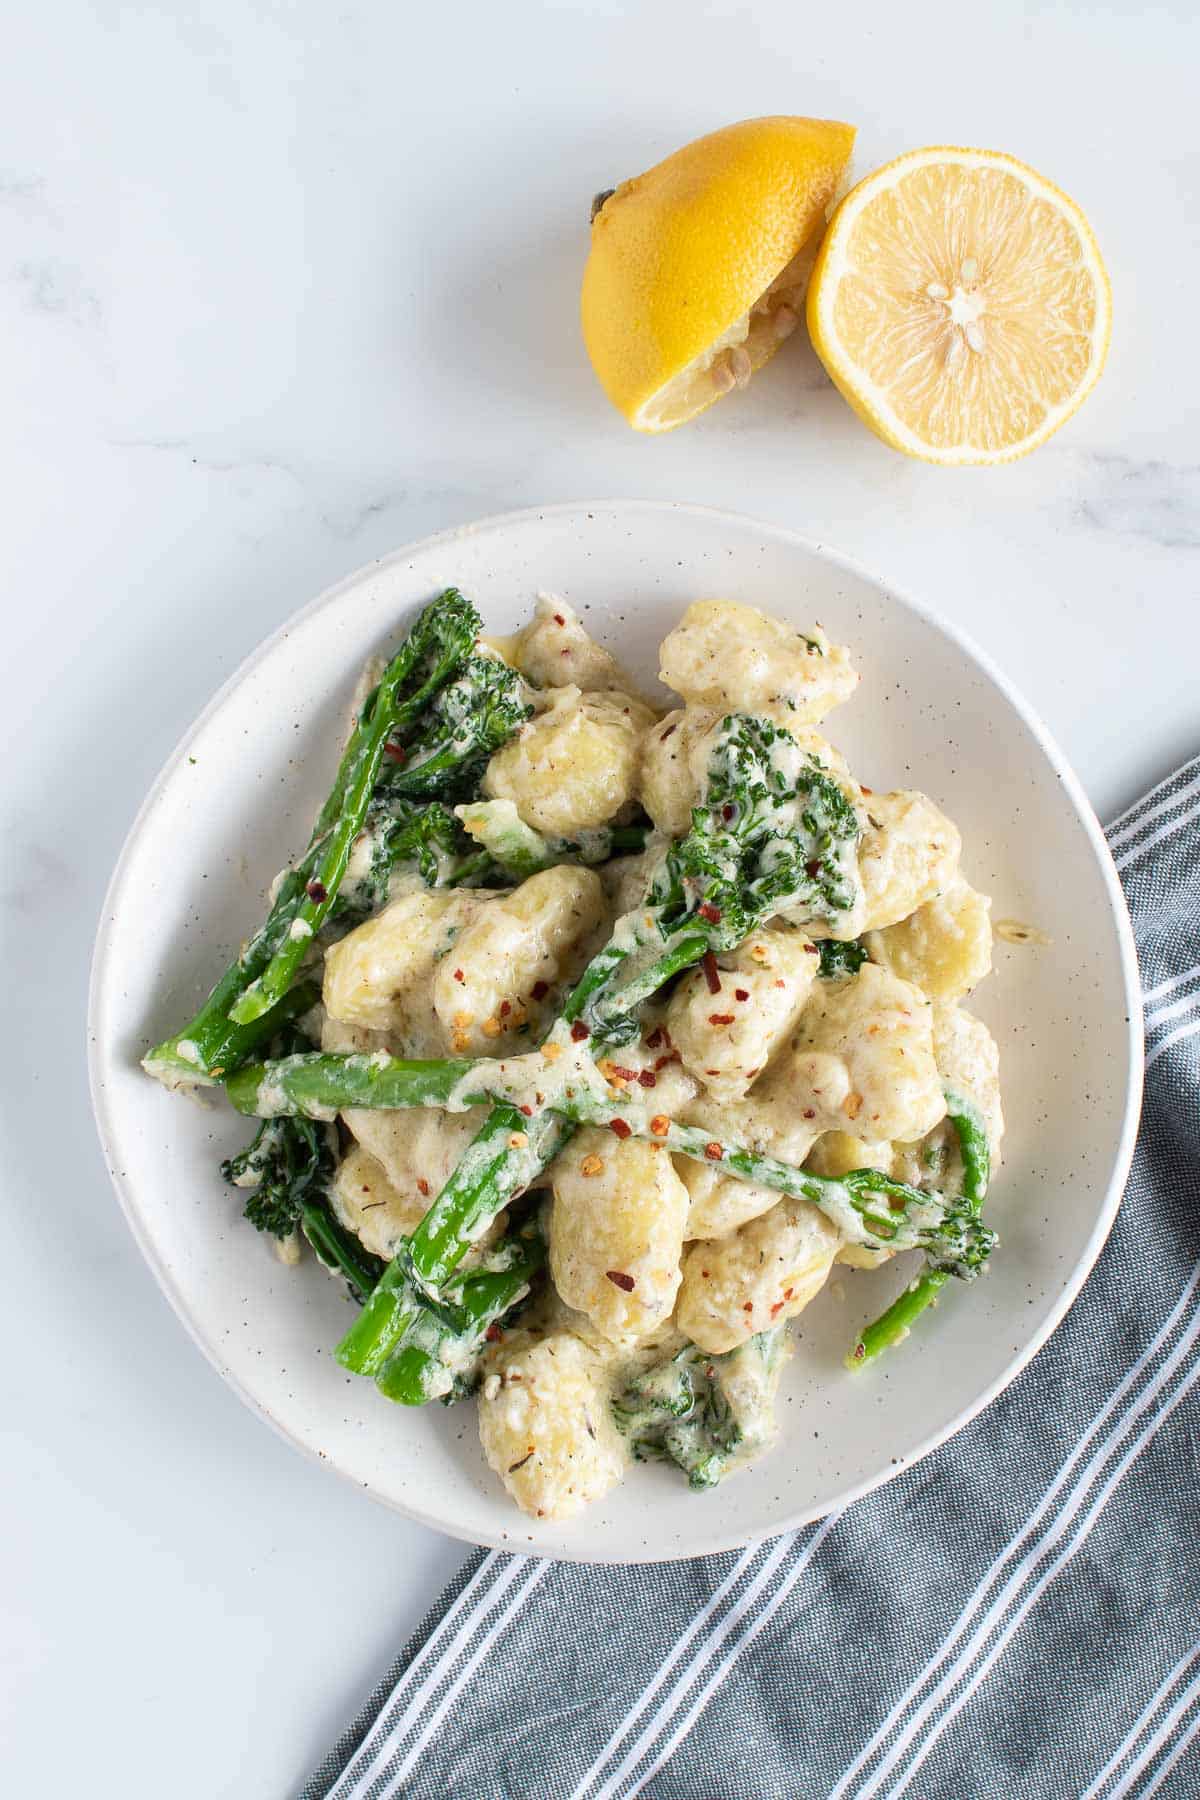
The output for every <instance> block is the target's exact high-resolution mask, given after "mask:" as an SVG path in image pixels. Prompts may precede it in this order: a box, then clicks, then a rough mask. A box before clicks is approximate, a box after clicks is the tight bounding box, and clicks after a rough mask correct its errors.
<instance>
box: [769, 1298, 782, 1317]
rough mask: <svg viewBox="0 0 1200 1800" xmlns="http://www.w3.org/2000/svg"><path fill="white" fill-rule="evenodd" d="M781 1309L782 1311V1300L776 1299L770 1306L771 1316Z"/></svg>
mask: <svg viewBox="0 0 1200 1800" xmlns="http://www.w3.org/2000/svg"><path fill="white" fill-rule="evenodd" d="M782 1311H783V1301H782V1300H777V1301H776V1302H775V1304H774V1306H773V1307H772V1308H771V1317H772V1318H774V1317H775V1314H776V1313H777V1312H782Z"/></svg>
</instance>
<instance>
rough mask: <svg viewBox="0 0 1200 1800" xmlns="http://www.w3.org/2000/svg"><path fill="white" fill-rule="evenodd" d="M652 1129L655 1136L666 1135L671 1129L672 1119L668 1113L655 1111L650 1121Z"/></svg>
mask: <svg viewBox="0 0 1200 1800" xmlns="http://www.w3.org/2000/svg"><path fill="white" fill-rule="evenodd" d="M650 1129H651V1131H652V1132H653V1133H654V1135H655V1137H666V1135H667V1133H668V1131H670V1129H671V1121H670V1119H668V1117H667V1115H666V1113H655V1115H654V1117H653V1118H652V1119H651V1121H650Z"/></svg>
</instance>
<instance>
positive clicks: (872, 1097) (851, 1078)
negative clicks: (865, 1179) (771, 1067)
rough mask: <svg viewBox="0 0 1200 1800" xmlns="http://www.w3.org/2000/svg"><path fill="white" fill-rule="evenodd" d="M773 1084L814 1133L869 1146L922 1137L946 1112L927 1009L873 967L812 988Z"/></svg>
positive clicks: (908, 988) (920, 997) (903, 984)
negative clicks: (838, 1134) (839, 1134)
mask: <svg viewBox="0 0 1200 1800" xmlns="http://www.w3.org/2000/svg"><path fill="white" fill-rule="evenodd" d="M771 1084H772V1085H778V1086H779V1087H780V1088H781V1089H783V1090H785V1091H786V1092H787V1093H788V1094H789V1095H790V1096H791V1097H792V1100H793V1103H794V1104H795V1105H796V1106H797V1107H798V1108H799V1109H800V1112H801V1114H802V1116H804V1117H811V1119H812V1121H813V1123H814V1124H816V1125H817V1126H818V1128H819V1129H822V1130H833V1129H834V1128H836V1129H838V1130H840V1131H846V1132H848V1133H849V1134H850V1136H851V1137H857V1138H867V1139H870V1140H871V1141H873V1142H874V1141H877V1140H878V1139H880V1138H887V1139H889V1140H892V1139H896V1138H899V1139H901V1140H903V1141H905V1142H909V1141H912V1140H914V1139H916V1138H920V1137H924V1135H925V1133H926V1132H927V1131H932V1129H933V1127H934V1126H935V1125H936V1124H937V1123H938V1121H939V1120H940V1119H941V1118H943V1117H944V1116H945V1111H946V1102H945V1098H944V1096H943V1094H942V1082H941V1077H940V1075H939V1074H938V1067H937V1062H936V1060H935V1058H934V1051H933V1009H932V1007H931V1005H930V1003H929V1001H928V1000H926V998H925V996H924V994H922V993H921V992H920V991H919V990H918V989H917V988H915V987H913V986H912V985H911V984H910V983H909V982H907V981H900V980H899V979H898V978H897V977H896V976H895V975H889V974H888V972H887V970H886V969H877V968H876V967H875V966H874V965H873V964H872V963H864V965H863V967H862V968H861V969H860V970H859V972H858V974H857V975H852V976H848V977H846V978H844V979H842V980H835V981H821V982H818V983H817V985H816V986H815V988H814V989H813V991H812V995H811V997H810V999H809V1002H808V1004H807V1006H806V1007H805V1009H804V1011H803V1012H802V1013H801V1015H800V1026H799V1029H798V1031H797V1033H796V1036H795V1037H794V1038H793V1040H792V1051H791V1055H790V1058H789V1060H788V1061H787V1063H786V1064H784V1065H782V1066H781V1067H780V1069H779V1071H778V1074H777V1075H774V1076H773V1077H772V1078H771Z"/></svg>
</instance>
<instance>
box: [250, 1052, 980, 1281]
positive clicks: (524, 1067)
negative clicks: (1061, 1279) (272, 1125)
mask: <svg viewBox="0 0 1200 1800" xmlns="http://www.w3.org/2000/svg"><path fill="white" fill-rule="evenodd" d="M530 1071H532V1072H533V1073H534V1075H535V1077H537V1078H540V1079H542V1080H543V1081H546V1082H547V1083H548V1082H549V1075H548V1073H547V1066H546V1064H545V1063H544V1061H543V1059H542V1057H541V1056H540V1055H535V1056H534V1057H532V1058H525V1057H512V1058H510V1059H507V1060H506V1061H505V1063H504V1065H503V1069H502V1068H501V1065H500V1064H498V1063H497V1062H495V1061H493V1060H491V1059H490V1058H487V1057H480V1058H477V1059H474V1060H466V1059H464V1060H461V1061H457V1062H456V1061H451V1060H445V1061H427V1062H406V1061H404V1060H402V1059H401V1058H399V1057H389V1056H385V1055H383V1054H382V1053H377V1054H375V1055H373V1056H336V1055H319V1054H313V1055H301V1056H292V1057H288V1058H285V1059H283V1060H282V1061H279V1062H269V1063H260V1064H257V1065H255V1066H253V1067H250V1068H246V1069H242V1070H241V1071H240V1072H239V1073H238V1074H237V1075H235V1076H234V1077H233V1078H232V1080H231V1081H229V1082H228V1083H227V1084H226V1086H227V1091H228V1093H229V1097H230V1099H231V1100H232V1101H233V1103H234V1105H235V1106H236V1107H237V1108H238V1110H239V1111H241V1112H247V1113H254V1112H261V1111H262V1110H264V1109H265V1108H268V1107H269V1108H271V1109H272V1110H273V1111H274V1112H275V1113H276V1114H288V1115H292V1116H295V1115H307V1116H309V1117H316V1118H320V1117H323V1116H324V1117H327V1116H329V1114H331V1113H333V1112H337V1111H340V1110H342V1109H343V1108H344V1107H348V1106H361V1107H373V1108H376V1109H382V1110H388V1109H395V1108H401V1107H408V1106H444V1105H446V1103H447V1102H448V1101H449V1100H450V1099H451V1098H454V1100H455V1103H456V1105H458V1106H460V1107H466V1106H477V1105H484V1104H486V1103H487V1102H488V1101H489V1100H490V1101H493V1102H497V1103H496V1104H495V1105H494V1108H493V1112H492V1114H491V1115H490V1117H489V1118H488V1120H487V1122H486V1123H485V1124H484V1126H483V1127H482V1129H481V1131H480V1133H479V1135H478V1137H477V1138H476V1139H475V1142H474V1143H473V1144H472V1145H471V1147H470V1148H469V1150H468V1152H467V1156H466V1159H465V1166H464V1165H460V1167H459V1169H457V1170H456V1171H455V1173H454V1174H453V1175H452V1176H451V1178H450V1181H449V1183H448V1184H447V1186H446V1187H445V1188H444V1189H443V1191H442V1193H441V1194H440V1195H439V1196H438V1198H437V1200H436V1201H435V1202H434V1205H433V1206H432V1207H431V1209H430V1211H429V1213H428V1214H427V1215H426V1218H425V1220H424V1222H423V1223H422V1225H421V1227H420V1232H419V1234H418V1235H419V1236H420V1237H421V1242H422V1245H423V1246H424V1247H423V1249H422V1253H421V1264H420V1268H421V1276H422V1279H423V1280H424V1281H426V1282H428V1283H430V1284H431V1285H436V1283H437V1282H438V1281H440V1280H441V1279H442V1278H443V1274H444V1272H445V1271H446V1270H448V1269H450V1268H453V1267H454V1266H455V1265H456V1263H457V1261H458V1260H459V1259H460V1258H461V1256H462V1254H463V1252H464V1251H465V1249H466V1247H467V1245H468V1244H469V1243H470V1242H471V1234H472V1233H473V1232H475V1231H477V1230H479V1229H480V1228H481V1221H486V1219H487V1218H488V1217H489V1216H491V1215H492V1214H494V1213H495V1212H498V1211H499V1209H500V1207H501V1206H503V1205H505V1204H507V1202H508V1200H509V1199H511V1198H512V1197H513V1195H514V1194H515V1193H518V1192H520V1191H521V1189H522V1188H523V1187H525V1186H527V1185H530V1184H531V1183H532V1182H533V1181H534V1180H536V1177H537V1174H538V1173H539V1172H540V1168H539V1167H538V1166H536V1165H537V1164H538V1159H539V1158H540V1156H541V1155H542V1154H543V1149H542V1140H541V1138H540V1136H539V1135H538V1131H537V1130H536V1129H535V1128H537V1127H540V1126H541V1125H543V1124H544V1122H545V1121H546V1120H547V1119H550V1118H555V1117H557V1118H558V1119H559V1131H560V1135H559V1136H557V1137H554V1138H550V1139H548V1140H547V1146H546V1147H547V1148H549V1154H550V1155H551V1156H553V1155H556V1154H557V1151H558V1148H559V1147H561V1143H562V1142H563V1141H565V1139H566V1137H567V1136H569V1135H570V1125H571V1124H589V1125H601V1126H604V1125H607V1126H610V1127H611V1126H612V1125H613V1124H614V1122H615V1123H616V1124H617V1127H618V1134H619V1135H621V1136H625V1135H628V1136H630V1137H638V1138H644V1139H646V1140H647V1141H648V1142H650V1143H654V1144H659V1145H661V1146H662V1148H663V1149H665V1150H668V1151H670V1152H671V1154H672V1155H676V1156H687V1157H690V1158H691V1159H692V1160H693V1161H695V1162H702V1163H704V1164H706V1165H707V1166H709V1167H711V1166H713V1165H714V1164H719V1165H720V1167H721V1169H722V1172H723V1173H725V1174H727V1175H735V1176H738V1177H740V1178H741V1179H742V1180H744V1181H752V1182H755V1183H757V1184H758V1185H759V1186H761V1187H770V1188H774V1189H775V1190H776V1192H778V1193H780V1194H790V1195H794V1196H795V1197H796V1198H798V1199H802V1200H808V1201H809V1202H810V1203H811V1204H812V1205H813V1206H816V1207H819V1208H820V1210H821V1211H822V1212H824V1213H825V1214H826V1215H827V1216H828V1217H830V1218H831V1219H832V1220H833V1221H834V1223H835V1224H836V1223H840V1222H841V1221H844V1220H845V1219H846V1217H847V1216H848V1214H850V1213H853V1214H854V1215H855V1217H856V1218H857V1219H858V1221H859V1224H860V1226H861V1227H862V1230H863V1232H864V1237H863V1239H862V1241H863V1242H865V1243H866V1244H867V1245H868V1246H869V1247H870V1248H873V1249H877V1250H884V1249H893V1250H901V1249H918V1248H919V1249H923V1250H925V1251H926V1253H927V1255H929V1256H930V1257H931V1258H933V1259H935V1260H936V1263H937V1265H938V1267H940V1268H942V1269H944V1270H945V1271H946V1273H948V1274H953V1275H956V1276H958V1277H959V1279H961V1280H965V1281H969V1280H971V1279H972V1278H973V1277H974V1275H975V1274H977V1273H978V1271H979V1269H980V1268H981V1267H982V1265H983V1263H984V1262H985V1261H986V1259H987V1257H988V1255H989V1254H990V1252H991V1250H992V1247H993V1245H994V1243H995V1234H994V1233H993V1232H991V1231H990V1230H989V1229H988V1228H987V1226H985V1225H983V1224H982V1223H981V1222H980V1219H979V1209H978V1206H977V1205H975V1204H974V1201H973V1200H972V1199H971V1198H970V1196H969V1195H968V1194H967V1193H966V1192H964V1194H963V1195H962V1196H961V1197H959V1196H946V1195H942V1194H938V1193H936V1192H931V1191H927V1190H926V1189H924V1188H916V1187H911V1186H909V1185H908V1184H907V1183H906V1182H903V1181H896V1180H894V1179H893V1178H892V1177H891V1176H890V1175H885V1174H883V1173H882V1172H881V1171H880V1170H879V1169H854V1170H851V1171H850V1173H848V1174H846V1175H842V1176H840V1177H834V1176H827V1175H815V1174H813V1173H812V1172H811V1171H809V1170H807V1169H797V1168H794V1167H793V1166H792V1165H791V1164H790V1163H784V1162H779V1161H778V1160H777V1159H776V1158H775V1157H772V1156H765V1155H762V1154H760V1153H759V1152H757V1151H754V1150H751V1149H750V1148H749V1147H748V1146H747V1145H745V1144H740V1143H738V1142H736V1141H735V1140H733V1139H730V1138H726V1137H722V1135H721V1133H720V1132H719V1131H717V1130H714V1129H709V1128H706V1127H705V1126H704V1125H703V1124H689V1125H681V1124H679V1123H677V1122H676V1121H675V1120H672V1119H668V1118H666V1116H665V1115H660V1114H651V1113H650V1112H649V1111H648V1109H647V1108H646V1107H644V1106H643V1105H641V1104H640V1103H639V1102H638V1101H636V1100H633V1099H631V1098H626V1097H625V1096H621V1097H620V1098H617V1097H616V1095H615V1093H614V1091H613V1090H612V1089H611V1088H609V1087H608V1084H607V1083H605V1082H604V1081H603V1078H602V1077H600V1076H599V1074H598V1072H597V1076H596V1079H595V1082H594V1083H593V1084H588V1085H585V1084H584V1082H583V1081H582V1080H581V1081H580V1082H578V1083H574V1084H573V1085H572V1087H571V1090H570V1092H569V1093H567V1092H564V1093H561V1094H560V1093H553V1094H551V1096H550V1098H549V1101H548V1105H549V1107H550V1109H551V1110H550V1112H549V1113H541V1114H538V1115H536V1117H535V1118H534V1119H533V1120H530V1119H527V1118H525V1117H524V1116H523V1115H522V1114H521V1113H520V1112H519V1111H517V1110H516V1105H514V1102H516V1103H518V1104H519V1101H520V1097H521V1096H522V1095H523V1094H524V1093H525V1092H526V1091H527V1085H528V1077H529V1073H530ZM473 1077H475V1078H477V1079H478V1081H479V1083H480V1085H479V1086H478V1087H473V1086H472V1085H471V1081H472V1078H473ZM506 1082H508V1083H511V1088H510V1094H511V1099H510V1098H507V1097H505V1095H504V1091H503V1090H504V1086H505V1083H506ZM958 1104H960V1105H961V1104H963V1103H961V1102H959V1103H958ZM656 1127H657V1129H656ZM513 1133H516V1134H517V1135H519V1136H525V1137H527V1138H528V1143H527V1144H526V1145H525V1146H523V1147H521V1148H520V1149H515V1148H511V1147H510V1139H511V1136H512V1134H513ZM551 1145H552V1146H553V1147H552V1148H550V1146H551ZM984 1151H985V1154H986V1139H984ZM485 1152H486V1154H484V1153H485ZM547 1160H549V1157H547ZM541 1166H544V1165H541ZM489 1209H490V1213H489ZM414 1241H415V1240H414Z"/></svg>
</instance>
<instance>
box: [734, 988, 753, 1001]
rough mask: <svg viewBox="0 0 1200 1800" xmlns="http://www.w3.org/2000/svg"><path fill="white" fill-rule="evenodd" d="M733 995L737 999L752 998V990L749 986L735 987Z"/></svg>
mask: <svg viewBox="0 0 1200 1800" xmlns="http://www.w3.org/2000/svg"><path fill="white" fill-rule="evenodd" d="M733 997H734V999H735V1000H748V999H749V998H750V990H749V988H734V990H733Z"/></svg>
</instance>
